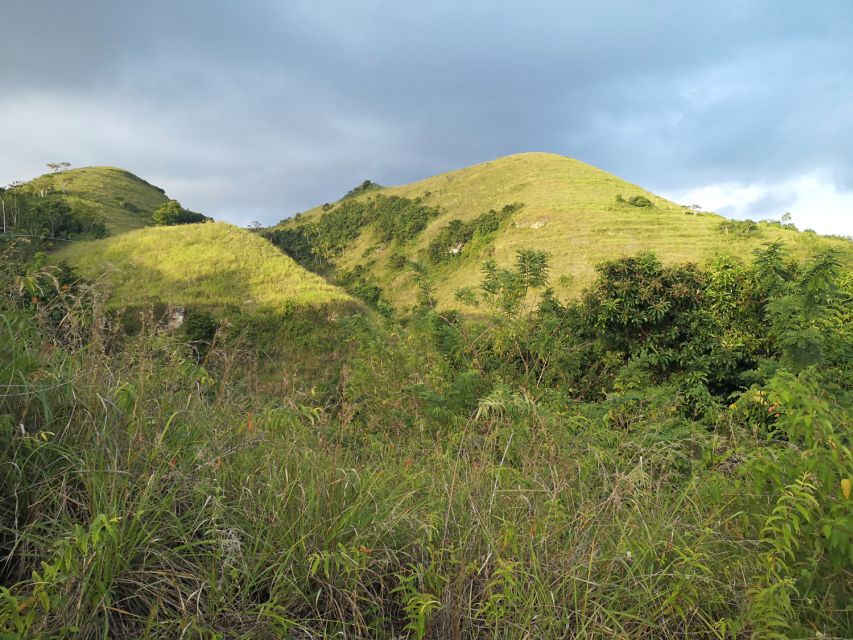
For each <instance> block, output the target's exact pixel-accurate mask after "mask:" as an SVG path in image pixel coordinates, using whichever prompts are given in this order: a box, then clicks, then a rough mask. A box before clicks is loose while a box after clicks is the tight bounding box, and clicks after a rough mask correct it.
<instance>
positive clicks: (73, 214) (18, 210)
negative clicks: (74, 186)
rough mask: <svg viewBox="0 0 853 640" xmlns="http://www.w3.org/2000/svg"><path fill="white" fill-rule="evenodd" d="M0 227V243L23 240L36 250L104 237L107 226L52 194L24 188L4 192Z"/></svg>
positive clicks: (1, 194) (90, 214)
mask: <svg viewBox="0 0 853 640" xmlns="http://www.w3.org/2000/svg"><path fill="white" fill-rule="evenodd" d="M0 198H2V200H3V201H2V203H0V205H2V211H3V220H2V224H3V227H2V228H0V240H3V239H4V235H5V236H6V238H5V239H7V240H8V239H9V238H19V237H25V238H28V239H29V240H30V244H31V247H32V248H33V249H34V250H35V249H39V248H43V247H49V246H51V244H52V243H53V242H55V241H57V240H75V239H80V238H103V237H105V236H107V235H108V231H107V227H106V225H105V224H104V222H103V220H101V219H100V218H99V217H98V216H97V215H96V214H94V213H92V212H90V211H88V210H87V209H85V208H83V207H80V206H77V207H74V208H72V207H71V206H70V205H69V204H68V203H67V202H66V201H65V200H63V199H62V198H59V197H57V196H55V195H51V194H45V195H44V196H42V195H38V194H35V193H32V192H31V191H30V190H27V189H24V188H23V187H17V188H14V189H11V190H8V191H6V190H3V192H2V193H0Z"/></svg>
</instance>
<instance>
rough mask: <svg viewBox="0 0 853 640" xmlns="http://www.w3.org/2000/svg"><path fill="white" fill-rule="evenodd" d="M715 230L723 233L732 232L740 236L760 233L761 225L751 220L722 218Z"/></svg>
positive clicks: (747, 236)
mask: <svg viewBox="0 0 853 640" xmlns="http://www.w3.org/2000/svg"><path fill="white" fill-rule="evenodd" d="M717 230H718V231H719V232H720V233H723V234H732V235H736V236H738V237H741V238H749V237H752V236H758V235H761V227H759V226H758V223H757V222H754V221H753V220H723V221H722V222H721V223H720V224H718V225H717Z"/></svg>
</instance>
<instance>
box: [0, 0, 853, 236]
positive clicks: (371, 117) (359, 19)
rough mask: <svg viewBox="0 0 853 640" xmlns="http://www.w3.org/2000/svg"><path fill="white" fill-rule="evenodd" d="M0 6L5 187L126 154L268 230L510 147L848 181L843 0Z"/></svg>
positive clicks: (717, 177)
mask: <svg viewBox="0 0 853 640" xmlns="http://www.w3.org/2000/svg"><path fill="white" fill-rule="evenodd" d="M2 4H3V5H4V6H3V7H2V9H3V11H2V14H3V17H4V19H3V20H2V21H0V73H2V77H3V79H4V81H3V87H4V89H3V91H2V92H0V115H2V116H3V120H0V145H2V146H3V148H6V149H8V148H14V151H15V153H14V154H6V155H5V156H3V157H0V175H1V176H3V178H6V179H13V178H23V177H28V173H32V172H37V171H38V168H39V167H40V166H41V165H42V163H43V162H45V161H48V160H52V159H55V158H56V157H58V156H59V155H62V156H63V158H64V159H68V160H69V161H71V160H74V161H75V164H83V163H97V164H105V163H110V164H121V165H123V166H126V167H127V168H129V169H131V170H133V171H136V172H138V173H140V174H141V175H143V176H144V177H146V178H148V179H151V180H153V181H155V182H158V181H159V183H160V184H162V185H163V186H164V187H166V188H167V190H169V191H170V192H173V194H174V195H175V196H177V197H179V198H180V199H182V200H183V201H184V202H185V204H186V205H187V206H190V207H192V208H195V209H199V210H203V211H205V212H208V213H212V214H214V215H220V216H226V217H228V218H229V219H232V220H235V221H244V220H246V219H247V218H248V219H251V218H259V219H261V220H263V221H264V222H272V221H275V220H277V219H279V218H281V217H283V216H284V215H287V214H289V213H293V212H295V211H297V210H303V209H305V208H307V207H308V206H311V205H313V204H316V203H319V202H323V201H326V200H330V199H333V198H335V197H337V196H338V195H339V194H340V193H342V192H344V191H346V189H348V188H349V187H350V186H351V185H352V184H354V183H356V182H358V181H360V180H362V179H364V178H366V177H369V178H372V179H375V180H378V181H380V182H385V183H400V182H406V181H410V180H414V179H418V178H421V177H425V176H427V175H431V174H433V173H436V172H439V171H443V170H449V169H453V168H456V167H460V166H464V165H467V164H471V163H474V162H479V161H484V160H488V159H491V158H494V157H497V156H500V155H503V154H507V153H514V152H518V151H525V150H544V151H553V152H557V153H563V154H566V155H571V156H574V157H578V158H580V159H583V160H585V161H587V162H591V163H593V164H596V165H598V166H601V167H602V168H604V169H607V170H610V171H613V172H615V173H617V174H619V175H621V176H622V177H624V178H626V179H628V180H631V181H633V182H637V183H641V184H643V185H644V186H648V187H649V188H651V189H653V190H658V191H686V190H689V189H692V188H696V187H698V186H702V185H704V184H711V183H716V182H743V183H750V182H780V181H784V180H787V179H791V178H793V177H795V176H797V175H800V174H803V173H808V172H811V171H814V170H816V169H822V170H828V171H831V172H832V175H833V176H835V178H836V180H837V181H838V182H837V184H838V186H839V188H847V189H849V188H850V186H851V182H853V179H851V176H853V158H851V154H850V151H849V150H850V149H851V148H853V144H851V143H853V109H851V105H853V67H851V65H850V64H849V60H851V59H853V39H851V38H850V37H849V35H850V33H849V25H850V23H851V19H853V6H851V5H850V4H849V3H848V2H846V0H835V1H828V2H824V3H820V4H819V5H805V4H803V3H799V2H794V1H793V0H786V1H784V2H770V1H769V0H765V1H759V2H751V3H743V2H737V1H735V0H729V1H726V2H718V3H707V4H699V3H683V2H676V1H675V0H650V1H649V2H644V3H636V2H630V1H628V0H615V1H614V2H608V3H581V2H573V3H564V2H547V1H540V0H537V1H529V2H525V3H520V2H486V1H485V0H478V1H475V2H470V3H459V2H450V1H449V0H444V1H440V2H432V3H416V2H413V1H404V2H394V3H392V2H379V1H375V2H360V3H346V2H308V1H307V0H306V1H303V2H287V3H282V2H274V1H269V2H252V3H234V2H227V1H225V0H216V1H205V2H202V1H200V0H199V1H195V2H180V3H175V2H167V1H166V0H153V1H152V2H147V3H118V2H112V1H108V0H87V1H81V2H77V3H67V2H62V1H60V0H29V1H28V2H26V3H24V2H11V1H10V0H4V2H3V3H2ZM5 5H8V6H5ZM22 104H25V105H31V108H28V109H26V108H25V109H21V108H16V107H19V106H20V105H22ZM69 105H70V107H69ZM63 111H64V112H65V115H64V116H63V115H62V112H63ZM46 120H49V121H53V122H58V123H63V124H64V125H65V126H58V125H53V126H45V121H46ZM170 185H173V186H170Z"/></svg>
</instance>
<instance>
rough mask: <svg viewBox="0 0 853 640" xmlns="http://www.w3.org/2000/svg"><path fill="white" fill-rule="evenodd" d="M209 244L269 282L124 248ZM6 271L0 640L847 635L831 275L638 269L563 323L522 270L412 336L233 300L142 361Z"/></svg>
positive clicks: (136, 348)
mask: <svg viewBox="0 0 853 640" xmlns="http://www.w3.org/2000/svg"><path fill="white" fill-rule="evenodd" d="M210 229H212V230H213V231H209V230H210ZM226 231H227V234H226ZM208 232H209V233H212V234H214V235H207V233H208ZM220 234H226V236H230V234H233V240H234V243H235V246H240V247H243V248H244V249H245V247H247V246H248V247H251V248H252V249H253V250H252V251H249V252H247V251H245V250H244V251H243V253H242V254H240V255H241V256H242V255H244V254H247V253H248V254H260V253H262V252H263V251H264V250H266V251H272V252H273V254H271V255H277V256H278V257H279V258H281V259H283V260H285V262H287V260H286V258H284V257H282V256H281V255H280V254H279V253H278V252H277V251H276V250H275V249H274V248H272V247H269V246H268V245H264V243H263V241H262V239H261V238H258V237H257V236H256V235H253V234H251V233H249V232H246V231H245V230H236V231H232V228H230V227H226V226H224V225H199V226H197V227H184V228H171V229H151V230H147V231H145V232H144V233H140V234H138V235H137V234H129V236H130V237H129V239H128V243H129V244H132V243H137V244H139V245H141V247H142V249H143V252H144V253H149V252H153V247H154V246H161V245H163V244H164V240H165V239H166V238H171V237H175V238H178V237H180V238H181V242H180V243H178V246H179V247H181V248H182V249H184V250H185V249H186V248H187V247H190V246H195V244H193V242H195V243H197V244H198V245H202V246H211V245H215V246H216V247H217V249H218V254H219V255H222V253H223V252H222V251H221V248H222V246H223V245H224V246H231V245H230V243H227V242H225V238H223V237H222V236H221V235H220ZM149 235H150V236H152V237H153V238H154V240H153V241H152V242H151V244H148V240H147V238H148V237H149ZM133 236H135V237H133ZM117 240H118V238H113V239H111V240H109V241H108V242H109V243H111V244H112V243H113V242H115V241H117ZM213 240H215V241H216V242H212V241H213ZM254 242H256V243H259V244H251V243H254ZM264 246H266V249H263V247H264ZM102 247H103V245H102V243H101V242H95V243H93V244H91V245H90V250H97V251H99V252H100V251H102V250H103V248H102ZM10 255H11V254H10ZM263 255H266V254H263ZM3 257H4V258H6V254H4V255H3ZM192 257H194V258H195V257H197V256H192ZM101 259H102V260H103V257H101ZM124 259H125V260H126V254H125V255H124ZM14 260H17V258H15V257H14V256H13V257H10V258H8V259H4V261H2V262H0V278H1V279H2V280H0V284H2V290H3V293H4V295H3V296H2V297H0V381H2V383H0V463H2V464H0V495H2V496H4V497H11V498H13V499H9V498H7V499H3V500H0V554H2V557H3V558H4V559H5V562H4V563H3V564H2V567H0V571H2V572H3V575H2V578H3V580H2V584H3V585H4V586H3V587H2V589H0V635H4V634H5V636H8V637H34V638H40V637H43V638H51V637H63V635H64V636H66V637H79V638H84V639H85V638H103V637H152V638H169V637H175V636H180V635H182V634H183V635H185V636H188V637H244V638H269V637H291V636H293V637H302V636H304V637H334V636H336V635H337V636H340V637H364V638H366V637H371V638H373V637H377V638H399V637H413V638H418V637H421V638H432V637H436V638H444V637H461V638H467V637H486V638H494V637H501V638H504V637H505V638H510V637H528V636H529V637H536V638H540V637H541V638H558V637H569V636H570V637H579V638H582V637H604V638H608V637H620V638H626V639H636V640H640V639H645V638H663V639H671V640H675V639H676V638H685V637H699V638H703V637H707V638H747V637H754V638H772V637H780V638H781V637H813V636H816V635H817V634H818V632H819V633H820V634H821V635H823V636H824V637H851V635H853V617H851V615H850V611H849V607H848V606H847V604H846V603H848V602H850V601H851V599H853V592H852V591H851V585H853V580H851V569H850V568H851V566H853V555H851V554H853V545H850V540H851V537H853V511H851V508H853V500H851V478H853V457H851V452H850V444H851V435H853V434H851V422H850V415H851V407H853V387H851V380H853V376H851V373H853V372H851V359H850V358H849V357H848V356H847V355H846V354H847V351H845V349H846V348H847V347H846V346H844V345H847V344H849V342H847V341H848V340H849V332H850V326H851V322H850V316H849V313H850V311H849V308H850V306H851V305H850V304H848V301H849V297H847V296H849V294H850V285H851V279H850V276H849V271H848V270H845V269H844V268H843V267H842V266H839V265H838V264H836V263H835V262H836V261H835V258H833V257H832V256H831V255H829V256H828V255H825V254H817V255H815V256H814V257H813V258H812V259H811V260H809V261H807V262H801V261H795V260H793V259H792V258H791V257H790V256H788V255H787V254H786V253H785V251H784V249H783V248H782V247H781V246H778V245H773V244H771V245H769V246H767V247H765V248H763V249H762V250H761V251H760V252H759V253H758V255H756V257H755V260H754V261H752V262H750V263H744V262H741V261H738V260H735V259H733V258H725V257H721V258H718V259H717V260H715V261H714V262H712V263H710V264H708V265H706V266H697V265H681V266H673V265H668V264H665V263H663V262H662V261H660V260H658V259H657V258H655V257H654V256H651V255H648V254H640V255H637V256H634V257H632V258H625V259H620V260H614V261H610V262H608V263H606V264H602V265H601V266H600V268H599V272H598V276H597V280H596V281H595V283H594V286H593V287H591V288H590V289H589V290H588V291H587V293H586V295H584V296H582V297H581V298H579V299H571V298H569V299H564V300H561V299H558V298H557V295H556V293H555V292H554V291H553V290H552V288H551V273H552V271H553V265H552V260H553V258H551V257H550V256H549V255H548V254H547V253H546V252H544V251H542V250H541V249H533V248H528V249H524V250H521V251H518V252H517V254H516V256H515V260H514V261H513V262H510V263H509V265H507V266H502V263H500V262H498V261H497V260H495V261H494V262H490V263H487V264H486V265H485V268H484V270H483V277H482V280H481V282H480V283H479V285H478V286H477V287H469V288H467V289H462V290H460V298H461V299H465V300H475V301H476V302H477V303H478V305H479V306H477V308H476V315H474V314H470V315H465V314H462V313H459V312H455V311H452V310H446V309H442V308H440V307H439V306H438V305H437V304H436V294H435V291H436V285H435V284H434V283H433V277H434V274H432V273H431V272H430V270H429V268H428V267H427V266H426V265H424V264H423V263H418V262H414V263H413V264H412V265H411V270H412V273H413V277H414V281H415V282H414V287H413V288H414V289H416V292H415V294H414V295H415V296H416V297H420V298H421V300H422V303H423V304H422V305H420V306H419V308H417V309H416V310H415V312H414V313H413V314H412V315H411V316H409V317H407V318H405V319H404V320H403V321H400V322H398V321H395V320H393V319H389V318H382V317H380V318H376V317H375V316H376V314H371V316H370V317H365V316H362V315H350V316H347V317H346V318H343V319H341V320H339V321H333V320H331V319H330V316H331V315H333V314H335V313H337V310H330V309H329V308H328V307H322V306H318V307H315V308H311V309H310V310H307V311H300V310H297V309H296V308H295V307H292V306H291V307H286V308H279V309H277V310H275V311H274V312H273V311H266V312H264V313H260V310H258V309H254V310H252V309H247V308H246V305H243V304H240V301H237V302H235V303H234V304H233V306H231V307H229V305H225V307H228V308H234V307H240V309H239V313H236V312H231V313H230V315H228V314H226V311H227V310H226V309H222V308H219V307H206V306H205V305H200V304H199V305H194V306H193V305H189V307H190V310H188V312H187V316H186V318H185V324H184V327H183V329H182V330H179V331H174V330H170V329H168V328H166V327H164V326H163V325H162V324H160V323H157V322H156V321H154V322H148V321H147V320H145V319H144V316H145V313H146V312H145V311H144V310H143V311H142V312H141V315H143V321H141V322H140V327H139V329H138V330H137V331H136V333H135V335H123V334H121V327H120V319H119V318H118V317H114V315H113V314H112V313H110V312H109V311H108V310H107V309H105V308H104V307H103V300H104V299H105V294H104V293H103V292H102V291H100V290H99V286H100V285H99V284H98V283H95V284H86V283H80V282H79V281H78V278H76V277H75V276H74V274H73V273H70V272H67V270H63V269H59V268H57V267H50V266H48V265H47V264H46V262H45V260H44V257H43V256H38V257H37V259H34V260H29V261H27V262H23V263H19V264H15V265H14V266H9V264H8V263H9V262H10V261H14ZM152 260H155V261H157V264H163V263H169V262H172V261H174V258H172V259H171V260H164V259H163V254H158V255H155V256H153V257H152ZM113 261H114V262H120V261H119V260H113ZM171 268H175V269H177V270H179V271H181V273H183V274H184V278H185V279H187V280H189V279H192V278H194V277H196V276H197V278H198V282H196V283H195V287H197V288H198V287H199V282H205V283H207V285H206V286H207V287H211V286H213V285H212V283H211V281H213V280H214V279H215V277H214V276H213V275H211V274H209V273H208V274H197V273H194V272H187V271H186V269H187V266H186V265H185V264H183V263H181V264H180V265H177V266H175V267H171ZM217 273H218V274H219V276H220V277H223V278H224V276H225V274H222V273H221V272H217ZM295 273H299V274H301V277H308V276H309V275H310V274H307V275H306V274H304V272H302V271H297V272H295ZM347 273H348V275H349V277H350V278H351V279H352V281H353V283H355V282H357V281H358V280H359V279H361V278H364V279H365V281H369V280H368V278H369V274H370V273H372V271H371V269H370V268H369V267H368V266H364V267H363V268H362V269H359V268H357V267H356V268H354V269H350V270H349V271H348V272H347ZM176 282H177V284H175V285H174V288H175V289H176V290H177V288H178V286H179V285H180V282H178V280H177V279H176ZM273 282H278V280H275V279H271V280H269V281H268V282H266V283H265V284H264V286H265V287H267V286H269V284H270V283H273ZM316 283H319V280H316V281H315V284H316ZM217 284H218V286H223V287H224V286H227V287H229V289H235V288H236V289H238V290H239V291H240V293H241V297H242V295H243V294H246V293H247V292H250V291H252V288H251V287H247V286H242V287H235V284H234V281H233V280H230V281H228V282H217ZM66 286H67V287H68V289H65V288H64V287H66ZM170 286H171V285H170ZM185 286H186V285H185ZM409 286H412V285H411V284H410V285H409ZM138 288H139V285H138V284H137V285H136V286H135V288H134V289H133V290H135V289H138ZM167 289H168V288H167V287H164V290H167ZM128 291H131V290H128ZM176 293H182V294H185V293H186V290H183V291H176ZM121 296H122V297H124V296H128V297H129V293H127V292H122V293H121ZM33 298H35V300H33ZM185 304H186V303H185ZM208 313H209V314H210V315H207V314H208ZM632 315H633V316H636V318H635V320H634V321H633V322H632V321H631V319H630V316H632ZM623 316H629V318H628V320H627V321H625V320H623ZM211 320H213V321H211ZM214 325H216V327H217V328H216V333H215V339H214V340H212V341H211V343H212V344H211V345H210V348H209V350H208V353H207V354H206V355H205V357H204V359H200V358H198V354H197V353H196V352H195V350H194V349H192V348H191V346H192V345H188V344H187V343H188V340H189V338H191V337H195V338H204V337H207V336H210V335H211V334H210V332H211V331H212V330H214ZM814 327H820V329H821V331H822V332H823V333H825V334H826V336H827V337H826V339H824V340H822V341H819V342H815V335H814ZM800 334H802V335H801V336H800ZM798 336H800V337H798ZM802 345H806V347H808V348H805V349H804V348H803V346H802ZM295 363H298V366H296V365H295ZM263 370H265V371H266V372H268V374H269V380H268V381H267V383H266V385H262V384H260V383H259V381H258V373H259V371H263Z"/></svg>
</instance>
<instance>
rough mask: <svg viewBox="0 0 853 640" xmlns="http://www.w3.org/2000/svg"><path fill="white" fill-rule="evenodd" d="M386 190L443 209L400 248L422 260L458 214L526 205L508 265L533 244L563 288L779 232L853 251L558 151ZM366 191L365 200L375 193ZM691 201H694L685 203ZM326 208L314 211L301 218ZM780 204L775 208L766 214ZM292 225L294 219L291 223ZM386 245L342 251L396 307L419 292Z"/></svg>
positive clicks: (445, 298)
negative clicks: (639, 201) (638, 260)
mask: <svg viewBox="0 0 853 640" xmlns="http://www.w3.org/2000/svg"><path fill="white" fill-rule="evenodd" d="M381 193H383V194H385V195H399V196H405V197H408V198H415V197H422V198H424V200H425V202H426V203H427V204H429V205H431V206H436V205H437V206H439V207H441V209H442V210H443V211H444V213H443V214H442V215H441V216H439V217H438V218H436V219H435V220H433V221H432V222H431V223H430V225H429V226H428V227H427V229H426V230H425V231H424V232H423V233H422V234H421V235H420V237H418V238H417V239H416V240H415V241H414V242H413V243H411V244H410V245H408V246H406V247H404V248H403V250H402V253H404V254H405V255H406V256H407V257H409V258H411V259H419V258H420V257H421V255H422V253H421V252H423V251H424V250H425V249H426V247H427V245H428V244H429V241H430V240H431V239H432V238H433V237H434V236H435V235H436V234H437V233H438V231H439V229H440V228H441V227H443V226H444V225H446V224H447V223H448V222H449V221H450V220H452V219H454V218H459V219H461V220H470V219H472V218H475V217H476V216H478V215H479V214H481V213H483V212H485V211H488V210H489V209H496V210H498V209H500V208H501V207H503V206H504V205H507V204H511V203H514V202H520V203H523V204H524V207H523V208H522V209H521V211H520V212H519V213H517V214H516V215H515V216H514V217H513V221H512V222H510V223H509V224H507V225H505V226H504V228H503V229H502V230H501V231H500V232H499V233H498V234H497V236H496V239H495V243H494V247H493V257H494V258H495V259H496V260H497V261H498V262H499V263H502V264H510V263H512V262H513V260H514V256H515V252H516V251H517V250H518V249H520V248H525V247H529V248H535V249H541V250H545V251H547V252H549V253H550V254H551V255H552V260H551V263H552V267H553V274H554V278H553V280H554V281H555V282H556V281H557V280H558V278H559V276H563V275H565V276H569V277H570V279H571V281H570V282H569V283H567V286H566V287H565V288H564V290H563V292H564V293H566V294H569V295H574V294H577V293H578V292H579V291H581V290H582V289H583V288H584V287H586V286H587V285H589V284H590V282H591V281H592V280H593V278H594V276H595V265H596V264H598V263H599V262H602V261H604V260H611V259H614V258H618V257H622V256H626V255H633V254H636V253H637V252H640V251H646V250H652V251H655V252H656V253H657V254H658V256H659V257H660V259H661V260H662V261H663V262H664V263H677V262H688V261H696V262H702V261H704V260H707V259H708V258H711V257H712V256H714V255H717V254H719V253H728V254H731V255H735V256H741V257H745V258H749V256H750V254H751V252H752V250H753V249H755V248H757V247H759V246H761V245H762V244H763V243H766V242H772V241H774V240H782V241H784V242H785V243H786V244H787V245H788V246H789V248H790V249H791V251H792V253H793V254H794V255H797V256H804V255H806V254H807V253H809V252H811V250H812V249H814V248H815V247H817V246H835V247H837V248H839V249H840V250H842V251H844V252H846V253H847V254H848V255H853V249H851V244H850V243H849V242H845V241H844V240H840V239H828V238H823V237H820V236H816V235H814V234H805V233H799V232H796V231H792V230H787V229H782V228H779V227H774V226H770V225H761V231H760V233H759V234H758V235H756V236H754V237H750V238H740V237H736V236H733V235H731V234H725V233H722V232H721V231H720V230H719V229H718V228H717V227H718V225H719V223H720V222H721V221H722V220H723V219H724V218H722V217H721V216H718V215H716V214H712V213H701V214H696V213H694V212H692V211H688V210H686V209H685V207H683V206H681V205H679V204H675V203H673V202H669V201H668V200H665V199H663V198H660V197H658V196H656V195H655V194H653V193H651V192H649V191H646V190H645V189H643V188H641V187H638V186H636V185H632V184H630V183H628V182H625V181H623V180H620V179H619V178H617V177H616V176H614V175H612V174H609V173H607V172H606V171H602V170H600V169H597V168H595V167H593V166H591V165H588V164H586V163H584V162H581V161H579V160H574V159H572V158H566V157H563V156H558V155H555V154H550V153H522V154H517V155H512V156H507V157H504V158H500V159H498V160H494V161H492V162H486V163H483V164H478V165H474V166H472V167H468V168H465V169H460V170H458V171H452V172H450V173H445V174H441V175H438V176H434V177H432V178H428V179H426V180H421V181H419V182H415V183H412V184H409V185H403V186H398V187H388V188H385V189H383V190H382V192H381ZM619 194H621V195H623V196H624V197H625V198H628V197H630V196H632V195H643V196H646V197H647V198H649V199H650V200H651V201H652V202H653V203H654V205H655V206H654V207H652V208H637V207H633V206H631V205H629V204H619V203H617V202H616V196H617V195H619ZM372 195H373V194H370V193H368V194H365V195H362V196H359V198H369V197H372ZM687 204H689V203H687ZM321 213H322V210H321V209H319V208H318V209H312V210H311V211H309V212H307V213H306V214H304V215H303V216H301V217H300V219H299V221H297V222H296V224H300V223H301V221H307V220H310V219H312V218H314V217H315V216H318V215H320V214H321ZM778 213H779V212H770V211H768V212H767V216H768V217H772V215H773V214H778ZM290 224H292V223H290ZM387 254H388V251H387V250H383V248H382V247H381V246H377V244H376V242H375V238H374V237H373V234H372V233H369V232H368V233H364V234H362V235H361V237H360V238H359V239H358V240H356V241H355V243H353V245H352V246H351V247H349V248H348V249H347V250H346V251H345V252H344V253H343V255H342V256H341V257H340V259H339V261H338V262H339V265H340V266H342V267H345V268H352V267H353V266H354V265H356V264H359V263H364V262H366V261H370V260H375V264H374V265H373V267H372V272H373V273H374V274H375V276H376V278H377V281H378V283H379V284H380V286H382V287H383V288H384V289H386V290H387V292H388V293H389V297H390V298H391V299H392V300H393V301H394V302H395V304H397V305H398V306H405V305H409V304H412V303H413V302H414V290H413V287H412V286H411V284H410V283H409V281H408V279H407V277H405V275H404V274H402V275H401V273H400V272H399V270H393V269H390V268H389V267H388V265H387ZM483 257H484V256H470V257H469V258H467V259H466V258H462V259H459V260H454V261H448V262H447V263H446V264H445V265H443V266H442V268H441V269H440V270H438V271H437V272H436V274H435V282H436V285H437V287H438V299H439V302H440V303H441V304H444V305H447V304H449V303H452V299H453V291H454V290H455V289H456V288H458V287H466V286H474V285H476V284H477V283H478V282H479V280H480V265H481V263H482V258H483Z"/></svg>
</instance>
